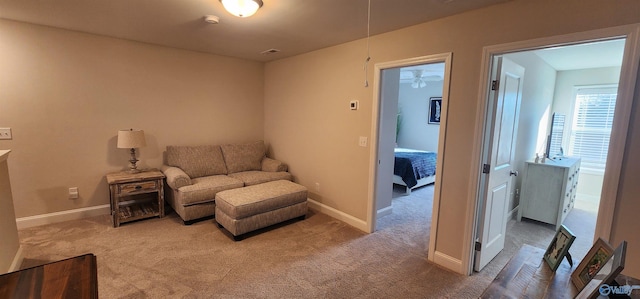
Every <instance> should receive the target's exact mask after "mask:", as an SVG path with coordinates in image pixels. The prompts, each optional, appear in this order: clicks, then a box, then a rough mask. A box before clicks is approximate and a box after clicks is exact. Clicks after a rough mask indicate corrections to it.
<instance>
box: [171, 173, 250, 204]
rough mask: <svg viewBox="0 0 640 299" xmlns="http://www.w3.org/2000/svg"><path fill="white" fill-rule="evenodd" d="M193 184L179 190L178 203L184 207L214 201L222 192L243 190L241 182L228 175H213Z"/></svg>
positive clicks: (196, 180)
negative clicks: (235, 189)
mask: <svg viewBox="0 0 640 299" xmlns="http://www.w3.org/2000/svg"><path fill="white" fill-rule="evenodd" d="M191 182H192V183H193V184H191V185H189V186H184V187H180V188H179V189H178V198H177V201H178V203H179V204H181V205H183V206H189V205H194V204H198V203H203V202H208V201H213V200H214V199H215V197H216V194H217V193H218V192H220V191H224V190H229V189H234V188H241V187H242V186H244V183H243V182H242V181H241V180H238V179H234V178H231V177H228V176H226V175H213V176H205V177H199V178H195V179H191Z"/></svg>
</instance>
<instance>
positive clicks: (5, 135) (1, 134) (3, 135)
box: [0, 128, 13, 140]
mask: <svg viewBox="0 0 640 299" xmlns="http://www.w3.org/2000/svg"><path fill="white" fill-rule="evenodd" d="M0 139H8V140H11V139H13V137H11V128H0Z"/></svg>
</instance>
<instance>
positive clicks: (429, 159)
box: [393, 148, 437, 194]
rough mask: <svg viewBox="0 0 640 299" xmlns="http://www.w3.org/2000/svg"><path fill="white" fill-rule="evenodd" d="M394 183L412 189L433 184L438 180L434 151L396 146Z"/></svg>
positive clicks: (409, 190) (408, 191)
mask: <svg viewBox="0 0 640 299" xmlns="http://www.w3.org/2000/svg"><path fill="white" fill-rule="evenodd" d="M394 154H395V161H394V166H393V183H394V184H398V185H402V186H404V187H405V188H406V193H407V194H409V193H411V190H412V189H415V188H419V187H422V186H425V185H429V184H433V182H435V180H436V157H437V154H436V153H434V152H428V151H421V150H414V149H407V148H395V150H394Z"/></svg>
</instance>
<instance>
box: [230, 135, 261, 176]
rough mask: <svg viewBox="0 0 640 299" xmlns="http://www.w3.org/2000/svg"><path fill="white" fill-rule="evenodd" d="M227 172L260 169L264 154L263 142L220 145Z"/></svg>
mask: <svg viewBox="0 0 640 299" xmlns="http://www.w3.org/2000/svg"><path fill="white" fill-rule="evenodd" d="M220 148H221V149H222V154H223V155H224V161H225V163H226V164H227V170H228V172H229V173H236V172H241V171H249V170H261V169H262V159H263V158H264V156H265V148H264V142H262V141H256V142H252V143H246V144H227V145H222V146H220Z"/></svg>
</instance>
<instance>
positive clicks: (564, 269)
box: [480, 244, 640, 299]
mask: <svg viewBox="0 0 640 299" xmlns="http://www.w3.org/2000/svg"><path fill="white" fill-rule="evenodd" d="M543 256H544V249H542V248H537V247H533V246H530V245H527V244H525V245H522V247H521V248H520V250H518V252H517V253H516V254H515V255H514V256H513V257H512V258H511V260H509V262H508V263H507V264H506V265H505V266H504V268H502V270H501V271H500V273H498V275H497V276H496V278H495V279H494V280H493V282H491V284H490V285H489V286H488V287H487V288H486V289H485V290H484V292H483V293H482V295H481V296H480V298H484V299H489V298H553V299H556V298H575V296H576V295H578V293H579V292H578V289H577V288H576V287H575V286H574V285H573V283H572V282H571V272H573V270H575V267H573V268H572V267H571V266H569V263H568V262H567V261H566V259H565V260H563V261H562V263H561V264H560V266H559V267H558V269H557V270H556V272H555V273H554V272H553V271H551V268H549V266H548V265H547V264H546V262H545V261H544V260H543V259H542V257H543ZM579 263H580V261H579V260H578V261H576V260H574V265H577V264H579ZM616 281H617V282H618V283H619V284H623V285H624V284H629V285H640V281H638V280H637V279H635V278H632V277H628V276H625V275H622V274H621V275H618V277H617V278H616ZM638 297H640V296H638V293H637V291H635V292H633V293H632V294H631V298H638ZM625 298H628V297H625Z"/></svg>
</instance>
